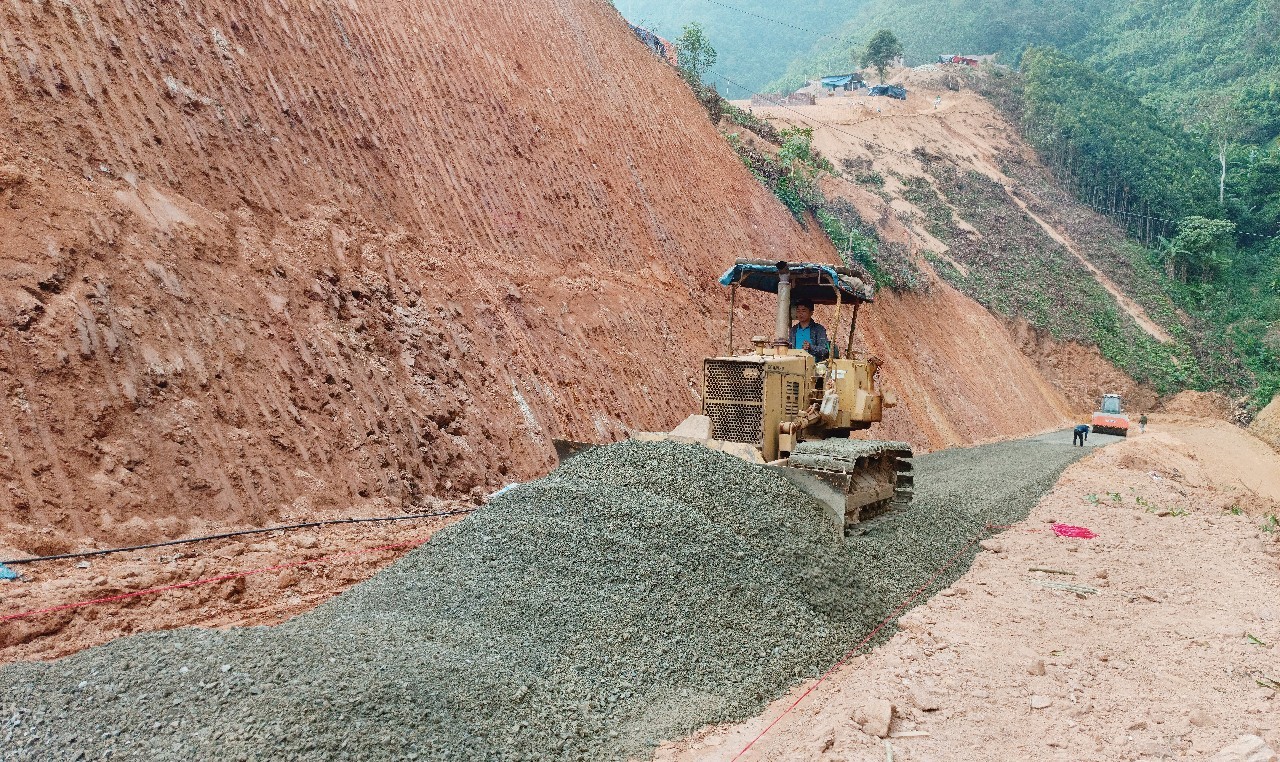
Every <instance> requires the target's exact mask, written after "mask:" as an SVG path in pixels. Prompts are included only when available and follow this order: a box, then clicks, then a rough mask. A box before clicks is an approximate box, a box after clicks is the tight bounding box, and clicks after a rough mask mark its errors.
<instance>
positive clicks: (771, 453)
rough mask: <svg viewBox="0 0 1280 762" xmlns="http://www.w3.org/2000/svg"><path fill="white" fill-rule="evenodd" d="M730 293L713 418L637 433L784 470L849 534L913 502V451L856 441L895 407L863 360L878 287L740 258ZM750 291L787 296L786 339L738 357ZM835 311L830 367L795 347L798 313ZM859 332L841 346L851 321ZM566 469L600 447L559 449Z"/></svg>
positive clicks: (875, 365)
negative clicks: (741, 302)
mask: <svg viewBox="0 0 1280 762" xmlns="http://www.w3.org/2000/svg"><path fill="white" fill-rule="evenodd" d="M720 283H721V284H722V285H725V286H729V287H730V289H731V291H730V296H729V326H728V328H729V330H728V333H729V338H728V354H727V355H726V356H722V357H710V358H707V359H705V360H704V361H703V373H702V413H701V414H700V415H692V416H689V418H687V419H685V421H684V422H683V423H681V424H680V425H679V426H678V427H676V428H675V429H674V430H673V431H670V432H643V433H636V434H633V435H632V438H633V439H638V440H644V441H658V440H661V441H676V442H687V443H691V444H699V445H702V446H704V447H710V448H712V449H716V450H722V451H724V452H726V453H728V454H731V455H734V456H737V457H739V458H742V459H744V460H747V461H750V462H754V463H759V464H761V465H762V466H764V467H768V468H773V469H776V470H777V471H778V472H779V473H781V474H782V475H783V476H785V477H786V478H787V479H789V480H790V481H791V482H792V483H794V484H796V485H797V486H798V487H800V488H801V489H803V490H804V491H806V492H808V493H809V494H811V495H813V496H814V497H815V498H817V499H818V501H819V502H820V503H821V504H822V505H823V506H824V507H825V509H826V511H827V513H828V518H829V519H830V521H831V523H832V525H833V527H834V528H835V529H837V530H841V531H843V532H845V533H848V532H850V531H851V530H852V527H853V526H854V525H856V524H857V523H858V522H860V521H862V520H865V519H867V518H870V517H872V516H874V515H877V514H879V513H882V512H884V511H887V510H889V509H891V508H895V507H900V506H904V505H906V504H908V503H909V502H910V501H911V497H912V476H911V461H910V460H909V459H910V458H911V456H912V452H911V446H910V445H908V444H906V443H904V442H881V441H872V440H862V439H851V438H850V434H852V433H853V432H857V431H862V430H865V429H868V428H870V427H871V425H872V424H873V423H877V422H879V421H880V420H881V416H882V414H883V411H884V409H885V408H889V407H893V406H894V404H896V403H895V400H894V399H893V397H892V395H891V394H888V393H885V392H882V391H880V389H879V388H878V385H877V375H878V374H879V372H880V368H881V365H882V362H881V360H880V359H879V358H877V357H875V356H870V355H865V354H860V353H855V352H854V351H853V337H854V332H855V330H856V328H857V320H858V309H859V307H860V306H861V305H862V304H865V303H867V302H870V301H872V297H873V291H872V288H871V287H870V285H869V284H868V283H867V282H866V280H864V279H863V278H861V277H859V276H858V274H856V273H855V272H854V271H852V270H851V269H849V268H845V267H837V266H834V265H827V264H816V263H808V262H804V263H797V262H768V261H763V260H753V259H739V260H737V261H736V262H735V263H734V265H733V267H732V268H730V269H729V271H728V272H726V273H725V274H724V276H723V277H722V278H721V279H720ZM739 288H747V289H753V290H756V291H765V292H770V293H776V294H777V316H776V317H777V319H776V322H775V326H774V336H773V339H772V340H770V339H769V338H767V337H765V336H756V337H754V338H753V339H752V340H751V343H752V349H751V350H750V351H748V352H746V353H745V354H740V355H734V354H733V343H734V339H733V329H734V325H733V315H734V302H735V300H736V295H737V291H738V289H739ZM800 302H812V303H813V304H823V305H834V306H835V308H836V309H835V320H834V323H833V325H834V326H835V330H834V331H833V333H832V334H831V335H830V337H829V343H830V357H829V358H825V359H824V361H819V360H818V359H817V358H815V356H814V355H813V354H811V353H810V352H809V351H806V350H804V349H793V348H792V347H791V346H790V336H791V310H792V307H793V305H794V304H796V303H800ZM846 317H847V318H848V320H849V330H848V335H847V337H846V340H845V344H844V349H843V350H841V349H840V346H841V345H840V342H839V338H840V328H841V322H842V321H843V320H844V319H845V318H846ZM555 445H556V450H557V453H558V454H559V455H560V457H561V460H564V459H565V458H567V457H570V456H572V455H573V454H576V453H577V452H580V451H582V450H583V449H584V448H588V447H593V446H594V445H586V444H582V443H579V442H569V441H565V440H557V441H556V442H555Z"/></svg>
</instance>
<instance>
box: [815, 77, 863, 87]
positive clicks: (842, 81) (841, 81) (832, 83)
mask: <svg viewBox="0 0 1280 762" xmlns="http://www.w3.org/2000/svg"><path fill="white" fill-rule="evenodd" d="M855 81H859V82H860V81H861V80H856V75H854V74H833V75H831V76H829V77H823V78H822V86H823V87H846V86H848V85H852V84H853V83H854V82H855Z"/></svg>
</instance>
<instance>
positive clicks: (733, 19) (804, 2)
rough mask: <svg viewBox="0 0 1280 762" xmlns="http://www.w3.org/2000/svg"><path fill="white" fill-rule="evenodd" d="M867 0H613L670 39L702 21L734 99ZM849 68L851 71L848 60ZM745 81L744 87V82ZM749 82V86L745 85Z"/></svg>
mask: <svg viewBox="0 0 1280 762" xmlns="http://www.w3.org/2000/svg"><path fill="white" fill-rule="evenodd" d="M862 2H865V0H843V1H840V0H770V1H766V0H723V2H711V0H614V6H615V7H617V9H618V10H619V11H620V12H621V13H622V15H623V16H624V17H626V19H627V20H628V21H630V22H631V23H633V24H637V25H639V26H643V27H645V28H647V29H651V30H652V31H654V32H656V33H657V34H660V35H662V36H663V37H665V38H667V39H668V40H675V39H676V37H677V36H678V35H679V34H680V30H681V29H683V28H684V27H685V26H686V25H687V24H690V23H692V22H697V23H700V24H701V25H702V27H703V29H704V30H705V31H706V34H707V36H708V37H709V38H710V39H711V40H712V41H713V42H714V44H715V47H716V50H717V52H718V53H719V59H720V60H719V66H718V67H717V71H722V72H723V73H724V74H726V75H727V76H728V77H730V78H731V79H732V80H733V82H734V83H737V84H731V83H730V82H728V81H726V80H717V79H716V78H715V76H714V75H713V76H712V77H711V78H709V80H708V81H714V82H715V83H716V85H717V86H718V87H719V88H720V90H721V92H724V93H726V94H728V95H729V96H730V97H732V98H749V97H750V96H751V92H750V90H760V89H761V88H762V87H764V86H765V84H767V83H768V82H770V81H772V80H775V79H777V78H778V77H780V76H782V74H783V72H784V71H786V69H787V66H788V64H790V63H791V62H792V61H793V60H795V58H796V57H797V56H799V55H801V54H803V53H804V52H805V51H807V50H809V49H810V48H812V47H813V45H814V44H815V43H818V42H819V41H821V40H824V39H825V40H827V41H828V42H829V41H831V40H833V39H835V38H834V37H832V36H830V35H829V34H828V32H829V31H830V30H832V29H833V28H836V27H838V25H839V24H840V23H841V22H842V21H843V20H844V19H846V18H848V17H849V14H850V13H851V12H852V11H853V10H854V9H856V8H857V7H858V6H859V5H861V4H862ZM843 66H844V70H845V71H850V70H852V64H851V63H849V62H848V61H846V62H845V63H844V65H843ZM738 85H741V86H742V87H739V86H738ZM743 87H745V88H747V90H743V89H742V88H743Z"/></svg>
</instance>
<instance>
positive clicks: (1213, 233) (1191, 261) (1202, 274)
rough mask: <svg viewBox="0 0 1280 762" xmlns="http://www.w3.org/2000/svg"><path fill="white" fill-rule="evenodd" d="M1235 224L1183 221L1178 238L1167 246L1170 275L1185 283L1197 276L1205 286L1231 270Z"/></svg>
mask: <svg viewBox="0 0 1280 762" xmlns="http://www.w3.org/2000/svg"><path fill="white" fill-rule="evenodd" d="M1235 232H1236V224H1235V223H1234V222H1231V221H1230V220H1211V219H1208V218H1207V217H1198V216H1191V217H1183V218H1182V219H1181V220H1180V221H1179V222H1178V234H1177V235H1175V236H1174V237H1173V240H1171V241H1168V242H1166V243H1165V245H1164V256H1165V262H1166V266H1167V267H1168V268H1169V275H1170V277H1172V278H1175V279H1177V280H1178V281H1181V282H1182V283H1186V282H1187V280H1188V278H1189V277H1191V276H1195V277H1197V278H1199V279H1200V280H1201V281H1203V282H1208V281H1211V280H1213V279H1214V278H1216V277H1217V276H1218V275H1219V274H1220V273H1222V272H1223V271H1224V270H1226V268H1228V267H1230V266H1231V248H1232V244H1233V236H1234V235H1235Z"/></svg>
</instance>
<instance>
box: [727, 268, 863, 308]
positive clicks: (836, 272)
mask: <svg viewBox="0 0 1280 762" xmlns="http://www.w3.org/2000/svg"><path fill="white" fill-rule="evenodd" d="M779 264H780V263H778V262H763V261H755V260H743V259H740V260H738V261H737V262H736V263H735V264H734V265H733V267H731V268H729V271H728V272H726V273H725V274H724V275H723V276H721V277H720V284H721V285H723V286H733V285H739V286H743V287H745V288H750V289H754V290H756V291H768V292H769V293H771V294H776V293H778V265H779ZM786 265H787V269H788V271H789V272H790V273H791V301H792V302H793V303H796V302H804V301H810V302H813V303H814V304H835V303H836V301H837V298H836V292H837V290H838V291H839V293H840V297H839V301H842V302H846V303H851V302H869V301H871V300H872V296H873V293H874V292H873V291H872V289H871V286H869V285H868V284H867V283H865V282H864V281H863V280H862V279H861V278H859V277H857V276H855V275H853V274H852V273H851V272H850V271H849V270H848V269H846V268H843V267H836V266H835V265H824V264H819V263H815V262H787V263H786Z"/></svg>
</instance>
